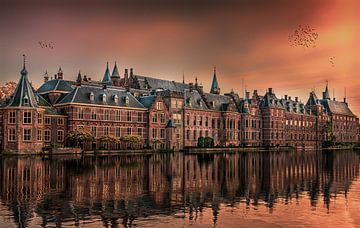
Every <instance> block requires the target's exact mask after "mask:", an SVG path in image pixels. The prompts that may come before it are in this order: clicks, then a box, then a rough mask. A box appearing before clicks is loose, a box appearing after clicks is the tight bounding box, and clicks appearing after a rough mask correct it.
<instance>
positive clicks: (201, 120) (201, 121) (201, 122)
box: [199, 116, 203, 126]
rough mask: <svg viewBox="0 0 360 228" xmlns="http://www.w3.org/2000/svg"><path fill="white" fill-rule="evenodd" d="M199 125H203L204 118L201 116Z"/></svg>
mask: <svg viewBox="0 0 360 228" xmlns="http://www.w3.org/2000/svg"><path fill="white" fill-rule="evenodd" d="M199 125H200V126H202V125H203V118H202V116H200V123H199Z"/></svg>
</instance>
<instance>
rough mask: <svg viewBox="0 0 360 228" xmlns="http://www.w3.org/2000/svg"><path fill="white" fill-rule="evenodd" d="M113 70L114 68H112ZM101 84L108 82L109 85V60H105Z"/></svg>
mask: <svg viewBox="0 0 360 228" xmlns="http://www.w3.org/2000/svg"><path fill="white" fill-rule="evenodd" d="M115 67H116V63H115ZM114 70H115V68H114ZM101 82H102V83H103V84H108V85H111V78H110V71H109V62H106V70H105V73H104V77H103V79H102V81H101Z"/></svg>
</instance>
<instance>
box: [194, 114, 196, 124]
mask: <svg viewBox="0 0 360 228" xmlns="http://www.w3.org/2000/svg"><path fill="white" fill-rule="evenodd" d="M194 126H196V116H194Z"/></svg>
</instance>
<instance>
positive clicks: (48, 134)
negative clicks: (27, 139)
mask: <svg viewBox="0 0 360 228" xmlns="http://www.w3.org/2000/svg"><path fill="white" fill-rule="evenodd" d="M44 140H45V142H50V141H51V132H50V130H45V131H44Z"/></svg>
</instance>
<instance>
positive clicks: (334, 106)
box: [320, 99, 355, 116]
mask: <svg viewBox="0 0 360 228" xmlns="http://www.w3.org/2000/svg"><path fill="white" fill-rule="evenodd" d="M320 103H321V104H322V105H323V106H324V108H325V109H326V111H327V112H328V113H331V114H338V115H346V116H355V115H354V113H352V111H351V110H350V108H349V106H348V105H347V104H346V103H344V102H341V101H332V100H328V99H322V100H320Z"/></svg>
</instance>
